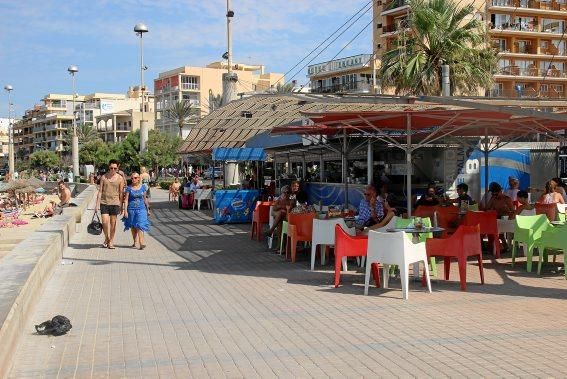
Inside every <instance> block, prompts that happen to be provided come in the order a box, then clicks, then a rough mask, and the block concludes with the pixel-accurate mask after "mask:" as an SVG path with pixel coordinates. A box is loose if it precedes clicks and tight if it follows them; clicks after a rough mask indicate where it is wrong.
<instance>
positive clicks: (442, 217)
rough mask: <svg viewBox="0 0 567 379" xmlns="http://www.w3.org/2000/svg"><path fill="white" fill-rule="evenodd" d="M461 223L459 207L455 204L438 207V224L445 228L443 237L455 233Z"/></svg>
mask: <svg viewBox="0 0 567 379" xmlns="http://www.w3.org/2000/svg"><path fill="white" fill-rule="evenodd" d="M459 223H460V219H459V207H456V206H454V205H450V206H448V207H437V226H439V227H440V228H443V229H445V230H444V231H443V234H442V236H443V238H447V237H448V236H449V234H453V233H455V230H457V227H458V226H459Z"/></svg>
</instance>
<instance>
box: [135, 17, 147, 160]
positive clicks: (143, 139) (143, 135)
mask: <svg viewBox="0 0 567 379" xmlns="http://www.w3.org/2000/svg"><path fill="white" fill-rule="evenodd" d="M134 32H135V33H136V35H137V36H140V94H141V96H142V119H141V120H140V152H143V151H145V150H146V144H147V142H148V121H146V120H144V99H145V96H144V92H145V88H144V71H145V70H146V69H147V67H146V66H144V38H143V36H144V33H147V32H149V29H148V27H147V26H146V24H143V23H138V24H136V25H135V26H134Z"/></svg>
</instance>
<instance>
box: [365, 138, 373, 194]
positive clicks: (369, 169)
mask: <svg viewBox="0 0 567 379" xmlns="http://www.w3.org/2000/svg"><path fill="white" fill-rule="evenodd" d="M366 164H367V166H368V167H367V169H366V170H367V171H366V175H367V176H368V180H367V182H368V184H372V182H373V181H374V145H373V144H372V140H371V139H368V151H367V152H366Z"/></svg>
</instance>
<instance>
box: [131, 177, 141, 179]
mask: <svg viewBox="0 0 567 379" xmlns="http://www.w3.org/2000/svg"><path fill="white" fill-rule="evenodd" d="M132 179H140V177H139V176H133V177H132Z"/></svg>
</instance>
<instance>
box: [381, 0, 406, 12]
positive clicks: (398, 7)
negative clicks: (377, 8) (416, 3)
mask: <svg viewBox="0 0 567 379" xmlns="http://www.w3.org/2000/svg"><path fill="white" fill-rule="evenodd" d="M408 8H409V2H408V1H407V0H393V1H390V2H389V3H386V4H384V6H383V7H382V13H381V16H385V15H395V14H398V13H402V12H406V10H407V9H408Z"/></svg>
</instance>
